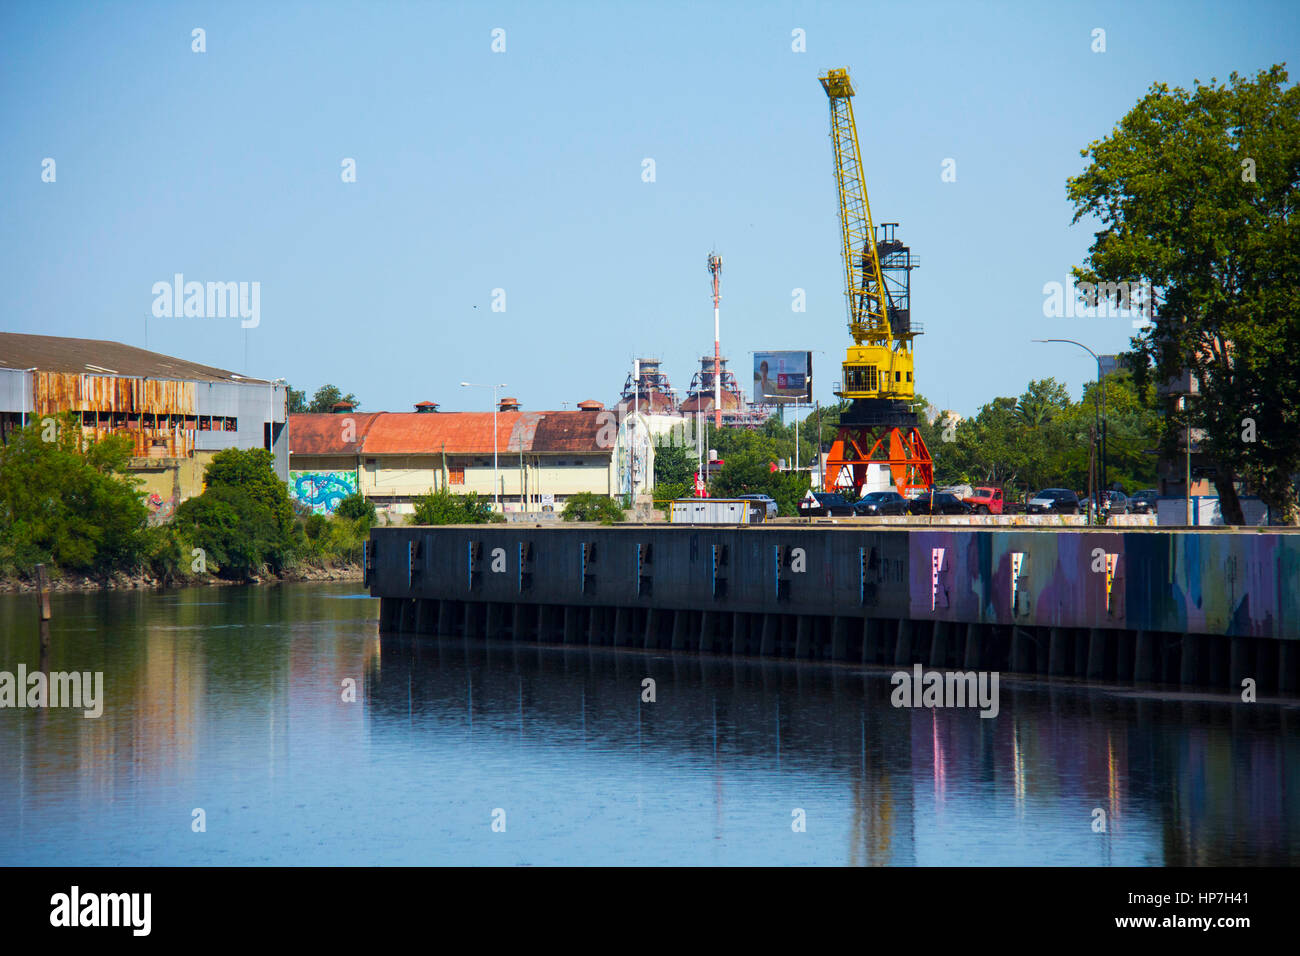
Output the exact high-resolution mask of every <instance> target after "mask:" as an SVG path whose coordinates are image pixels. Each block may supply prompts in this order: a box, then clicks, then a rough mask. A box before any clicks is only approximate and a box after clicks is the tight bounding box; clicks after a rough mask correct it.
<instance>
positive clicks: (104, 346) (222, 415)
mask: <svg viewBox="0 0 1300 956" xmlns="http://www.w3.org/2000/svg"><path fill="white" fill-rule="evenodd" d="M63 412H73V413H74V414H76V415H77V416H78V417H79V418H80V420H81V428H82V431H83V433H84V434H85V435H86V436H87V437H102V436H104V435H109V434H115V435H126V436H127V437H129V438H130V439H131V440H132V443H133V449H132V458H131V470H132V472H133V473H134V474H135V475H136V476H137V477H139V478H141V479H143V482H144V483H143V484H142V485H141V491H142V492H143V493H144V495H145V500H146V502H147V503H148V504H149V506H150V508H151V509H152V510H153V512H154V514H155V515H156V516H157V517H159V518H166V517H167V516H169V515H170V514H171V513H172V512H173V511H174V510H175V508H176V506H177V505H178V504H180V503H181V502H182V501H184V500H185V499H187V498H191V497H194V496H195V495H199V494H202V492H203V470H204V468H205V467H206V466H207V464H208V462H210V461H211V460H212V457H213V455H215V454H216V453H217V452H218V451H221V450H223V449H226V448H241V449H249V448H266V449H268V450H270V451H271V453H272V456H273V458H274V465H275V470H276V473H277V474H278V475H279V476H280V477H281V478H282V479H285V480H287V479H288V475H289V440H288V430H287V422H288V388H287V386H286V385H284V384H283V383H282V382H280V381H276V382H267V381H263V380H261V379H255V378H248V377H246V376H242V375H239V374H237V373H235V372H229V371H226V370H225V369H219V368H212V367H210V366H207V365H199V364H197V363H194V362H189V361H186V360H184V359H179V358H173V357H172V356H170V355H162V354H159V353H157V352H149V351H146V350H144V349H139V348H135V347H134V346H130V345H123V344H122V343H120V342H106V341H100V340H97V339H77V338H63V337H61V336H54V335H25V334H21V333H16V332H0V442H7V441H8V439H9V436H10V434H12V432H13V431H14V430H15V429H17V428H21V427H22V425H23V423H24V422H31V421H32V420H33V419H35V420H40V419H43V418H46V417H49V416H55V415H59V414H62V413H63Z"/></svg>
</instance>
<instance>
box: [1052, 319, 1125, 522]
mask: <svg viewBox="0 0 1300 956" xmlns="http://www.w3.org/2000/svg"><path fill="white" fill-rule="evenodd" d="M1034 341H1035V342H1066V343H1068V344H1070V345H1077V346H1079V348H1081V349H1083V350H1084V351H1085V352H1087V353H1088V354H1089V355H1091V356H1092V357H1093V359H1095V360H1096V362H1097V399H1096V402H1097V435H1098V442H1097V444H1098V452H1099V453H1098V458H1099V461H1098V465H1097V471H1098V474H1099V475H1100V479H1099V481H1098V482H1097V483H1098V484H1099V485H1100V486H1101V487H1100V490H1099V491H1098V494H1097V500H1096V502H1095V503H1096V506H1097V519H1098V520H1099V521H1100V520H1101V494H1102V492H1104V491H1105V490H1106V379H1105V378H1104V377H1103V376H1102V374H1101V357H1100V356H1098V355H1097V353H1096V352H1094V351H1093V350H1092V349H1090V348H1088V346H1086V345H1084V344H1083V343H1082V342H1076V341H1075V340H1074V339H1034ZM1106 500H1107V501H1109V500H1110V496H1109V495H1107V496H1106Z"/></svg>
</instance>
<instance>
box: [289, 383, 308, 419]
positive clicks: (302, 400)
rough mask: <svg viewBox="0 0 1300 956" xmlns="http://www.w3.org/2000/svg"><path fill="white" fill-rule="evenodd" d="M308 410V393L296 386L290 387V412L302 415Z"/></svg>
mask: <svg viewBox="0 0 1300 956" xmlns="http://www.w3.org/2000/svg"><path fill="white" fill-rule="evenodd" d="M305 411H307V393H306V392H302V391H299V390H298V389H296V388H291V389H289V414H290V415H300V414H302V413H303V412H305Z"/></svg>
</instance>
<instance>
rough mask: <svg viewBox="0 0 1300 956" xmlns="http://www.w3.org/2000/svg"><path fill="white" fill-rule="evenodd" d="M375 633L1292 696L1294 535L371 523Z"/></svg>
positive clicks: (1297, 594)
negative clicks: (983, 671)
mask: <svg viewBox="0 0 1300 956" xmlns="http://www.w3.org/2000/svg"><path fill="white" fill-rule="evenodd" d="M366 564H367V583H368V586H369V588H370V591H371V594H373V595H374V596H376V597H380V598H383V599H385V600H384V601H383V604H382V611H381V614H382V626H384V627H386V628H393V629H401V630H418V631H427V632H433V631H439V632H443V633H464V634H466V635H467V636H482V635H487V636H511V637H514V638H515V639H516V640H543V641H557V642H564V643H581V644H588V643H604V644H609V645H611V646H627V647H638V648H650V649H686V650H700V651H703V652H705V653H731V654H747V655H748V654H759V655H769V654H771V655H776V656H786V657H799V658H804V659H834V660H853V661H862V662H866V663H879V664H890V665H906V664H910V663H916V662H919V663H923V664H927V665H933V666H943V665H945V664H946V665H950V666H954V667H971V666H979V667H982V668H995V667H996V668H1001V669H1006V670H1010V671H1021V672H1025V673H1037V674H1043V675H1048V676H1058V677H1074V678H1079V679H1085V680H1086V679H1093V680H1120V681H1129V680H1131V681H1139V682H1143V681H1168V682H1173V683H1182V684H1185V685H1188V686H1219V687H1222V686H1228V685H1232V686H1236V685H1237V684H1239V682H1240V679H1242V678H1243V677H1253V678H1255V679H1256V680H1257V681H1258V683H1259V686H1260V689H1261V690H1263V689H1266V688H1267V687H1273V688H1275V689H1278V690H1284V691H1288V690H1291V691H1293V690H1294V689H1295V685H1296V674H1295V670H1296V666H1297V659H1298V658H1300V654H1298V653H1297V652H1296V645H1295V644H1293V643H1292V642H1294V641H1297V640H1300V536H1296V535H1292V534H1287V533H1274V534H1265V533H1258V532H1244V533H1242V532H1226V531H1156V530H1143V531H1110V530H1097V531H1065V530H1053V531H1047V530H1028V529H1019V528H1017V529H1006V530H1002V529H996V530H994V529H971V528H953V527H946V528H933V529H929V528H927V529H909V530H894V529H887V530H886V529H881V530H874V529H872V530H863V529H860V528H839V527H833V526H831V527H828V526H825V525H822V526H816V525H810V526H784V527H772V528H762V527H757V528H710V527H690V528H683V527H676V528H674V527H656V526H631V527H600V526H574V527H559V528H555V527H547V528H528V527H523V526H520V525H512V526H487V525H477V526H455V527H404V528H376V529H374V530H373V531H372V533H371V539H370V542H369V544H368V546H367V555H366Z"/></svg>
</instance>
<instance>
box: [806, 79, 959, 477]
mask: <svg viewBox="0 0 1300 956" xmlns="http://www.w3.org/2000/svg"><path fill="white" fill-rule="evenodd" d="M819 79H820V81H821V85H822V89H824V90H825V91H826V96H827V98H828V99H829V100H830V108H831V141H832V143H833V145H834V149H835V177H836V181H837V184H838V187H839V200H840V231H841V233H842V239H843V248H842V250H841V254H842V256H843V260H844V289H845V295H846V297H847V300H848V317H849V334H850V335H852V336H853V343H854V344H853V345H851V346H849V348H848V349H847V351H846V352H845V356H844V364H843V367H842V372H843V375H842V378H841V380H840V386H839V388H838V389H837V390H836V392H835V394H836V395H837V396H839V397H840V398H841V399H848V400H849V401H850V402H851V403H852V404H851V405H850V407H849V408H848V409H846V410H845V411H843V412H842V413H841V416H840V430H839V433H838V435H837V437H836V440H835V442H834V443H833V444H832V446H831V450H830V453H829V454H828V455H827V462H826V469H825V478H824V486H825V488H826V490H827V491H831V490H835V489H837V488H838V489H844V488H853V490H854V491H857V492H861V491H862V487H863V485H864V484H865V483H866V482H867V481H868V466H869V465H871V464H878V465H884V466H887V467H888V468H889V472H890V482H891V483H892V484H893V485H894V486H895V487H896V488H897V490H898V491H899V492H900V493H905V492H906V491H907V489H909V488H927V487H929V486H930V485H931V484H932V483H933V474H934V469H933V464H932V462H931V459H930V452H929V450H928V449H927V448H926V447H925V442H924V440H922V438H921V433H920V432H919V431H918V430H917V428H916V423H917V418H916V414H915V412H914V411H913V409H912V400H913V399H914V398H915V395H916V384H915V382H914V380H913V372H914V371H915V369H914V367H913V361H912V340H913V338H914V337H915V336H917V335H919V334H920V333H921V329H920V327H919V326H916V325H913V323H912V321H911V278H910V277H911V270H912V269H914V268H916V261H915V260H914V259H913V258H912V255H911V250H910V249H909V248H908V247H907V246H905V245H903V243H902V242H900V241H899V240H898V239H897V238H896V237H895V235H894V233H893V231H892V227H894V226H897V223H882V224H881V227H882V233H883V234H882V236H881V238H880V239H879V240H878V239H877V236H876V226H875V223H874V222H873V221H872V218H871V206H870V204H869V203H868V201H867V184H866V174H865V172H864V171H863V165H862V150H861V148H860V147H859V145H858V128H857V123H856V122H855V121H854V118H853V95H854V90H853V83H852V81H851V80H850V79H849V71H848V70H847V69H842V70H829V71H827V73H826V74H825V75H824V76H821V77H819Z"/></svg>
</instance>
